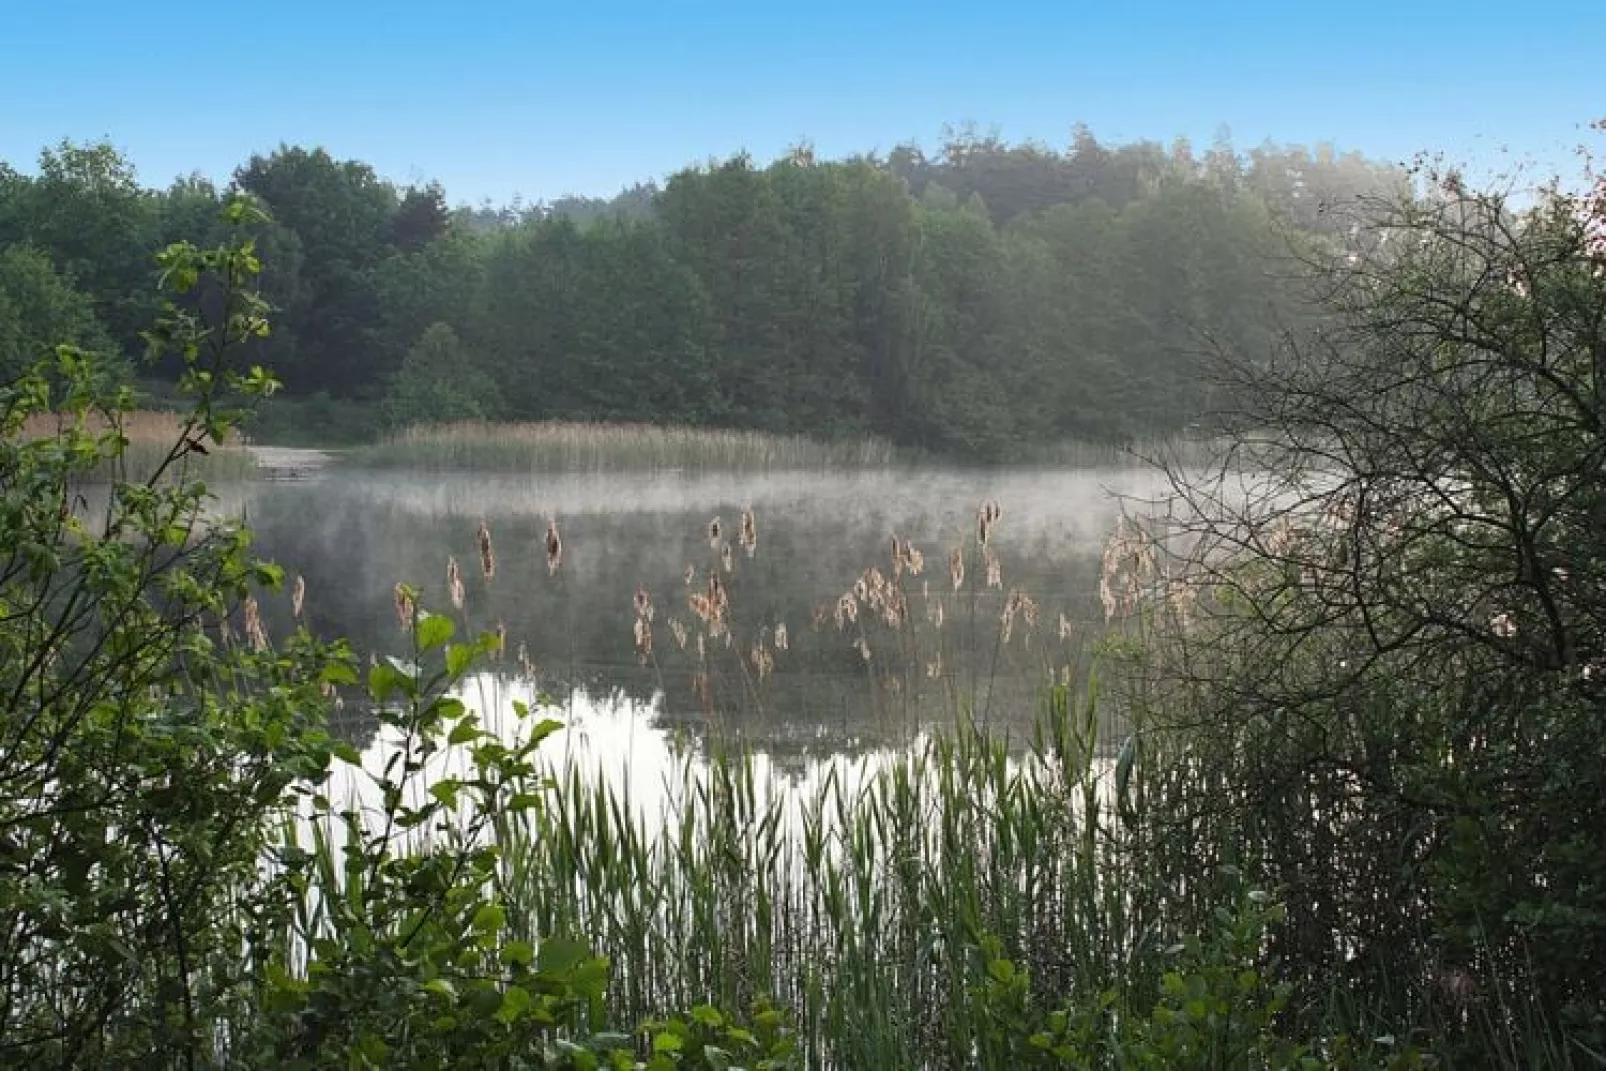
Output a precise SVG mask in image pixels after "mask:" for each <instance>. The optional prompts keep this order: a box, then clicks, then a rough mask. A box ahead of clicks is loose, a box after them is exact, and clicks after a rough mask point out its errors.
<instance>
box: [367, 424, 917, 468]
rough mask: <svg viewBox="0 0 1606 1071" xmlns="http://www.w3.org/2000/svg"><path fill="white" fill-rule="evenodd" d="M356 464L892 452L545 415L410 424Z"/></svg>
mask: <svg viewBox="0 0 1606 1071" xmlns="http://www.w3.org/2000/svg"><path fill="white" fill-rule="evenodd" d="M351 459H352V461H353V463H355V464H358V465H368V466H374V467H395V468H416V469H432V470H438V471H461V470H469V471H471V470H497V471H512V472H594V471H595V472H600V471H643V470H645V471H653V470H674V469H679V470H688V471H705V470H706V471H723V472H729V471H768V470H785V469H818V468H872V467H876V466H885V465H888V464H892V463H893V462H894V461H895V460H896V452H895V451H894V449H893V448H892V446H891V445H890V444H889V443H887V442H885V441H883V440H880V439H849V440H841V441H837V442H823V441H817V440H814V439H809V438H806V437H804V436H799V435H770V434H767V433H765V432H760V431H741V430H725V429H710V428H686V427H660V426H657V425H652V424H607V423H581V422H569V421H550V422H540V423H495V422H483V421H466V422H460V423H454V424H433V425H424V426H414V427H410V428H407V429H405V430H404V431H401V432H398V433H396V434H394V435H392V436H390V437H389V438H387V439H384V440H383V441H381V442H379V443H376V444H374V445H372V446H368V447H365V448H362V449H360V450H357V451H355V452H354V453H353V454H352V455H351Z"/></svg>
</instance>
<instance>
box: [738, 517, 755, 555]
mask: <svg viewBox="0 0 1606 1071" xmlns="http://www.w3.org/2000/svg"><path fill="white" fill-rule="evenodd" d="M739 539H740V542H741V544H742V549H743V550H745V551H747V556H748V557H749V558H751V557H752V556H753V555H754V554H755V553H756V552H757V551H758V524H757V522H755V521H754V520H753V508H752V507H751V506H749V507H747V508H746V509H744V510H742V531H741V535H740V537H739Z"/></svg>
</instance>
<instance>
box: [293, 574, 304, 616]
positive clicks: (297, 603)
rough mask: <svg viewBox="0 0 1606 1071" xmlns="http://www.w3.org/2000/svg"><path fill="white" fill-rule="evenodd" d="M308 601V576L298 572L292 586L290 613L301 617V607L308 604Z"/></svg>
mask: <svg viewBox="0 0 1606 1071" xmlns="http://www.w3.org/2000/svg"><path fill="white" fill-rule="evenodd" d="M306 602H307V578H306V577H304V576H302V575H301V574H299V573H297V574H296V582H295V584H293V585H292V586H291V588H290V615H291V616H292V617H300V616H301V608H302V607H303V606H305V605H306Z"/></svg>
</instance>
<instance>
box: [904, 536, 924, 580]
mask: <svg viewBox="0 0 1606 1071" xmlns="http://www.w3.org/2000/svg"><path fill="white" fill-rule="evenodd" d="M903 558H904V561H905V562H906V563H907V564H908V566H909V575H910V576H919V575H920V571H921V570H922V569H924V568H925V567H926V556H925V555H924V554H922V553H920V548H919V547H917V546H915V545H914V544H913V543H909V542H905V543H904V545H903Z"/></svg>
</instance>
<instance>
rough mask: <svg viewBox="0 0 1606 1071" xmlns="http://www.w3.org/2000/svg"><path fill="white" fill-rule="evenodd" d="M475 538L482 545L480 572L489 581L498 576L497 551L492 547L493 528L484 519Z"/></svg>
mask: <svg viewBox="0 0 1606 1071" xmlns="http://www.w3.org/2000/svg"><path fill="white" fill-rule="evenodd" d="M475 538H476V539H477V540H478V542H479V547H480V572H481V573H482V574H483V575H484V577H485V579H486V580H487V581H490V580H492V579H494V578H495V576H496V552H495V551H493V550H492V549H491V529H490V528H489V527H487V526H486V524H485V522H484V521H481V522H480V527H479V531H478V532H476V533H475Z"/></svg>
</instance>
